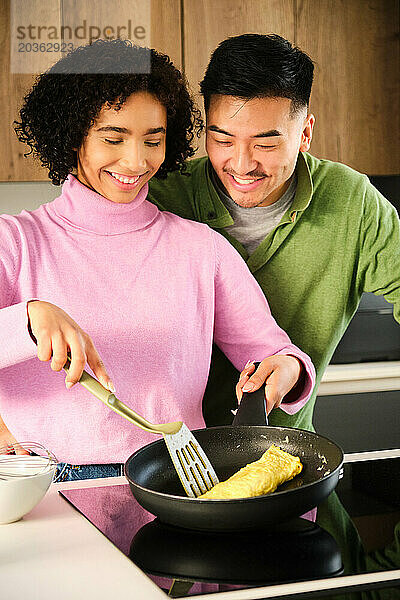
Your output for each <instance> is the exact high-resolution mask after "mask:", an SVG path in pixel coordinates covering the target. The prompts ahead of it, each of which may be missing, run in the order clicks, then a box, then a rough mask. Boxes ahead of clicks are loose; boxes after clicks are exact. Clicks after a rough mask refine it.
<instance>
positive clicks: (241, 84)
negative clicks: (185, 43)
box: [200, 33, 314, 114]
mask: <svg viewBox="0 0 400 600" xmlns="http://www.w3.org/2000/svg"><path fill="white" fill-rule="evenodd" d="M313 73H314V64H313V61H312V60H311V58H310V57H309V56H308V55H307V54H306V53H305V52H303V51H302V50H300V49H299V48H296V47H295V46H292V44H291V43H290V42H288V40H285V39H284V38H283V37H281V36H279V35H275V34H270V35H261V34H257V33H246V34H244V35H238V36H235V37H230V38H228V39H226V40H224V41H223V42H221V43H220V44H219V46H218V47H217V48H216V49H215V50H214V52H213V53H212V55H211V59H210V62H209V65H208V67H207V70H206V73H205V75H204V79H203V81H202V82H201V83H200V90H201V93H202V94H203V97H204V106H205V109H206V112H207V111H208V108H209V106H210V99H211V96H212V95H214V94H220V95H224V96H234V97H236V98H242V99H247V100H249V99H252V98H289V99H290V100H292V106H291V112H292V114H293V113H296V112H297V111H298V110H299V109H300V108H303V107H307V106H308V104H309V101H310V94H311V86H312V82H313Z"/></svg>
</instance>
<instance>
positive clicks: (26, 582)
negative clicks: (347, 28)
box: [0, 451, 400, 600]
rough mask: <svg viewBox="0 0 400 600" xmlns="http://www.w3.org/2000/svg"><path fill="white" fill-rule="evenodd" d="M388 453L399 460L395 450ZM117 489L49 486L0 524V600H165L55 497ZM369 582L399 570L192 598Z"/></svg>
mask: <svg viewBox="0 0 400 600" xmlns="http://www.w3.org/2000/svg"><path fill="white" fill-rule="evenodd" d="M393 452H394V453H395V455H396V456H400V451H391V453H392V454H393ZM375 454H377V453H375ZM348 456H349V455H348ZM358 459H359V460H360V459H362V458H361V457H360V458H358ZM118 484H126V480H125V478H124V477H116V478H108V479H97V480H90V481H88V480H86V481H76V482H69V483H67V482H65V483H58V484H52V486H51V487H50V490H49V491H48V492H47V494H46V496H45V497H44V499H43V500H42V501H41V502H40V503H39V504H38V506H37V507H36V508H35V509H34V510H33V511H32V512H31V513H29V514H28V515H26V516H25V517H24V518H23V519H22V520H21V521H18V522H17V523H11V524H9V525H0V582H1V587H0V589H1V597H2V598H7V599H10V600H54V598H55V599H56V600H79V599H81V598H82V599H83V598H84V599H85V600H91V599H93V600H110V599H123V600H127V599H129V598H131V599H132V600H157V599H159V600H161V599H163V600H166V598H167V596H166V595H165V594H164V592H162V591H161V590H160V589H159V588H158V587H157V586H156V585H155V584H154V583H153V582H152V581H151V580H150V579H148V578H147V577H146V576H145V575H144V574H143V573H142V572H141V571H140V570H139V569H138V568H137V567H136V566H135V564H134V563H132V562H131V561H130V560H129V559H128V558H127V557H126V556H125V555H124V554H122V552H120V551H119V550H118V549H117V548H116V547H115V546H113V544H111V542H109V541H108V540H107V539H106V538H105V537H104V536H103V535H102V534H101V533H100V532H99V531H98V530H97V529H96V528H95V527H94V526H93V525H91V523H89V522H88V521H87V520H86V519H85V518H84V517H83V516H82V515H81V514H80V513H79V512H78V511H76V510H75V509H74V508H73V507H72V506H71V505H70V504H69V503H68V502H66V501H65V500H64V498H62V497H61V496H60V495H59V494H58V490H60V489H74V488H83V487H94V486H99V485H102V486H103V485H118ZM371 578H373V580H374V581H378V580H379V581H387V580H388V579H390V580H392V579H395V578H397V579H398V578H400V570H398V571H390V572H386V573H385V572H383V573H378V574H365V575H353V576H349V577H340V578H331V579H326V580H323V581H319V582H316V581H310V582H300V583H293V584H286V585H283V586H282V585H280V586H269V587H264V588H252V589H247V590H246V589H244V590H236V591H230V592H221V593H218V594H204V595H201V596H195V597H192V598H195V599H197V600H200V599H203V600H205V599H208V600H228V599H229V600H247V599H256V598H269V597H273V596H278V595H279V596H280V597H282V598H283V597H285V596H287V595H288V594H290V593H292V594H293V593H295V592H297V593H300V592H305V591H312V590H315V589H330V588H332V587H333V586H334V587H335V589H336V590H338V589H340V587H342V586H344V585H350V584H353V585H354V584H361V583H368V582H369V581H371ZM337 586H340V587H339V588H338V587H337Z"/></svg>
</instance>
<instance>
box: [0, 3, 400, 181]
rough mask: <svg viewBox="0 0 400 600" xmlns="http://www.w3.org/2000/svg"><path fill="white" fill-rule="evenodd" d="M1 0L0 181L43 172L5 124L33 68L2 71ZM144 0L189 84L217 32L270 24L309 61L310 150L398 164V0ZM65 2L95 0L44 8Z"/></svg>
mask: <svg viewBox="0 0 400 600" xmlns="http://www.w3.org/2000/svg"><path fill="white" fill-rule="evenodd" d="M9 1H10V0H0V61H1V63H0V65H1V71H0V88H1V91H0V93H1V103H0V126H1V128H2V131H1V139H2V142H3V143H2V144H1V147H0V181H38V180H46V179H47V175H46V173H45V172H44V170H43V169H41V168H40V167H39V166H38V165H37V164H35V163H34V161H33V160H32V159H31V158H29V159H25V158H24V157H23V153H24V152H25V151H26V147H25V146H24V145H22V144H20V143H19V142H18V141H17V139H16V136H15V133H14V131H13V127H12V122H13V120H14V119H15V118H17V114H18V106H19V105H20V103H21V100H22V97H23V95H24V93H25V92H26V91H27V90H28V88H29V86H30V85H31V84H32V81H33V79H34V77H33V76H31V75H16V74H11V73H10V59H9V39H10V26H9V22H10V7H9ZM143 1H145V0H143ZM149 1H150V2H151V45H152V46H153V47H155V48H157V49H159V50H161V51H162V52H166V53H167V54H169V55H170V56H171V58H172V60H173V61H174V63H175V64H176V65H177V66H178V67H180V68H182V69H183V70H184V71H185V74H186V76H187V78H188V81H189V84H190V86H191V88H192V90H193V92H195V93H196V94H198V91H199V85H198V84H199V81H200V80H201V79H202V76H203V73H204V70H205V68H206V66H207V63H208V61H209V58H210V55H211V52H212V51H213V50H214V48H215V47H216V46H217V44H218V43H219V42H221V41H222V40H223V39H225V38H226V37H228V36H231V35H238V34H241V33H249V32H251V33H278V34H280V35H282V36H284V37H286V38H287V39H289V40H291V41H293V42H294V43H296V44H297V45H298V46H299V47H300V48H302V49H303V50H305V51H306V52H307V53H308V54H309V55H310V56H311V58H313V60H314V61H315V83H314V87H313V93H312V97H311V110H312V112H313V113H314V114H315V116H316V127H315V134H314V140H313V143H312V147H311V152H312V153H313V154H315V155H316V156H319V157H321V158H328V159H331V160H337V161H340V162H344V163H346V164H348V165H350V166H352V167H353V168H355V169H357V170H359V171H362V172H364V173H368V174H371V175H388V174H396V173H398V172H399V163H400V157H399V145H398V133H399V111H398V103H399V78H398V73H399V41H398V39H399V38H398V23H399V0H318V2H317V1H316V0H246V2H244V0H218V1H217V2H215V0H168V1H167V0H149ZM67 4H68V6H69V10H72V9H73V8H74V7H75V10H78V11H80V12H81V13H82V14H84V13H85V11H87V10H89V8H90V7H91V9H92V10H93V7H94V6H96V9H95V10H99V9H98V6H99V4H98V3H96V4H95V5H94V4H93V3H89V2H88V3H87V2H78V1H77V0H59V2H58V1H54V2H53V3H49V6H52V11H53V16H52V18H59V19H60V22H62V20H63V14H65V6H66V5H67ZM117 4H118V0H116V2H115V3H114V4H113V5H112V7H113V8H112V10H113V11H114V10H116V5H117ZM27 5H29V2H28V0H27ZM103 5H104V3H102V6H103ZM107 6H111V5H107ZM88 7H89V8H88ZM107 10H109V9H107ZM54 11H55V13H54ZM57 11H58V12H57ZM63 11H64V12H63ZM58 13H59V17H57V14H58ZM198 99H199V102H200V104H201V99H200V97H199V96H198ZM203 153H204V146H203V141H201V143H200V149H199V153H198V154H199V155H200V154H203Z"/></svg>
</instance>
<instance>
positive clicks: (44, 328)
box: [28, 300, 114, 392]
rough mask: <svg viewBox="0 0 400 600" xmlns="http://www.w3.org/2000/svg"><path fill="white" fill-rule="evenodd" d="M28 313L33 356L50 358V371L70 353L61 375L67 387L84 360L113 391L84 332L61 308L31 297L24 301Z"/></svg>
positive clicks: (100, 362) (95, 351) (81, 367)
mask: <svg viewBox="0 0 400 600" xmlns="http://www.w3.org/2000/svg"><path fill="white" fill-rule="evenodd" d="M28 317H29V323H30V328H31V331H32V334H33V335H34V336H35V338H36V341H37V356H38V359H39V360H41V361H48V360H51V368H52V369H53V371H61V369H62V368H63V366H64V365H65V363H66V360H67V353H68V354H69V355H70V357H71V366H70V368H69V370H68V373H67V376H66V378H65V386H66V387H67V388H68V389H69V388H71V387H72V386H73V385H74V384H75V383H77V382H78V381H79V379H80V378H81V375H82V372H83V369H84V367H85V365H86V362H87V363H88V365H89V366H90V368H91V369H92V371H93V373H94V374H95V376H96V377H97V379H98V380H99V381H100V383H101V384H102V385H103V386H104V387H106V388H107V389H109V390H110V391H112V392H113V391H114V386H113V383H112V381H111V379H110V377H109V376H108V373H107V371H106V369H105V367H104V364H103V362H102V360H101V358H100V356H99V354H98V352H97V350H96V348H95V346H94V344H93V342H92V340H91V338H90V337H89V336H88V334H87V333H85V332H84V331H83V330H82V329H81V328H80V327H79V325H78V324H77V323H75V321H74V320H73V319H71V317H70V316H69V315H67V313H65V312H64V311H63V310H61V308H58V306H55V305H54V304H50V302H42V301H41V300H32V301H31V302H28Z"/></svg>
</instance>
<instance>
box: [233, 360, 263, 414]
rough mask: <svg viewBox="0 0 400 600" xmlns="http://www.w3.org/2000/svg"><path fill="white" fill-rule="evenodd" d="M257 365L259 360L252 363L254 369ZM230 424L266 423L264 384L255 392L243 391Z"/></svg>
mask: <svg viewBox="0 0 400 600" xmlns="http://www.w3.org/2000/svg"><path fill="white" fill-rule="evenodd" d="M259 365H260V363H259V362H256V363H254V366H255V367H256V369H258V367H259ZM232 425H268V415H267V409H266V406H265V386H264V385H262V386H261V387H260V389H259V390H256V391H255V392H243V396H242V399H241V401H240V404H239V408H238V409H237V412H236V415H235V418H234V419H233V421H232Z"/></svg>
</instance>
